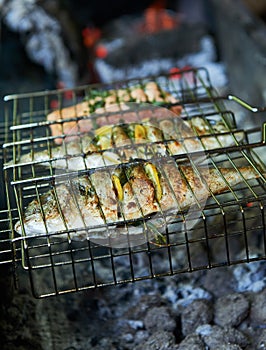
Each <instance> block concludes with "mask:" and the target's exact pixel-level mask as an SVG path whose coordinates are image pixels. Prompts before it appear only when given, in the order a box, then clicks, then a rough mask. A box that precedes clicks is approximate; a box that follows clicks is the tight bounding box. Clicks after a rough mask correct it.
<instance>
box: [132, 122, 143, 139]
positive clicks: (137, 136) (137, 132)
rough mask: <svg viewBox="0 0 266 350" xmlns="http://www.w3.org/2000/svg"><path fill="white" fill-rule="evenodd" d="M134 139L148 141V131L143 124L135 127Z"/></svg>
mask: <svg viewBox="0 0 266 350" xmlns="http://www.w3.org/2000/svg"><path fill="white" fill-rule="evenodd" d="M134 137H135V140H136V141H141V140H145V139H146V129H145V127H144V126H143V125H141V124H136V125H135V130H134Z"/></svg>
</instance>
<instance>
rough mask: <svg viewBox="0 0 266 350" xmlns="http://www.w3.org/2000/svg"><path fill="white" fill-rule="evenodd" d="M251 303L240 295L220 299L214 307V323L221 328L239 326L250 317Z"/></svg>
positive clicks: (230, 295) (234, 294)
mask: <svg viewBox="0 0 266 350" xmlns="http://www.w3.org/2000/svg"><path fill="white" fill-rule="evenodd" d="M248 312H249V302H248V300H247V298H246V297H245V296H244V295H243V294H240V293H233V294H229V295H227V296H224V297H221V298H218V299H217V301H216V303H215V305H214V322H215V323H216V324H217V325H219V326H226V325H227V326H237V325H239V324H240V323H241V322H242V321H243V320H244V319H245V318H246V317H247V315H248Z"/></svg>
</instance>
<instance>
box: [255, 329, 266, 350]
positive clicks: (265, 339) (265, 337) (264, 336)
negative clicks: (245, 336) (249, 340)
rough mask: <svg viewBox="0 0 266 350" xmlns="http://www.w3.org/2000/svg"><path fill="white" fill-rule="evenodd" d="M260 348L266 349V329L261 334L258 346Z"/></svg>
mask: <svg viewBox="0 0 266 350" xmlns="http://www.w3.org/2000/svg"><path fill="white" fill-rule="evenodd" d="M256 349H258V350H266V329H263V330H262V332H261V335H260V336H259V339H258V342H257V347H256Z"/></svg>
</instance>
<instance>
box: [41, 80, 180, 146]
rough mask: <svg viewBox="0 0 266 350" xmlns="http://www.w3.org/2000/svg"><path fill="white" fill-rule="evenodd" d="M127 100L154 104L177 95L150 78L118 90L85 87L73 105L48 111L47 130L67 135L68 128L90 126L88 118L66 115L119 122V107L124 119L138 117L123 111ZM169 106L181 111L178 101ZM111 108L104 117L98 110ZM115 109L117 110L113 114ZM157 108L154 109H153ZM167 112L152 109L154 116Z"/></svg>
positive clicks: (167, 101)
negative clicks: (82, 93) (86, 93)
mask: <svg viewBox="0 0 266 350" xmlns="http://www.w3.org/2000/svg"><path fill="white" fill-rule="evenodd" d="M128 103H136V104H139V103H151V104H153V105H156V106H160V105H165V104H176V103H178V99H177V98H175V97H174V96H173V95H172V94H170V93H169V92H167V91H165V90H163V89H162V88H161V87H160V86H159V85H158V84H157V83H156V82H154V81H150V82H147V83H146V84H144V85H141V86H140V85H139V86H131V87H127V88H123V89H118V90H102V91H97V90H89V91H88V97H87V98H85V100H84V101H82V102H80V103H77V104H75V105H73V106H69V107H65V108H62V109H57V110H55V111H53V112H51V113H49V114H48V116H47V120H48V121H50V122H52V123H51V125H50V128H51V132H52V135H53V136H58V135H62V134H64V135H67V134H68V133H69V132H72V133H73V130H74V129H75V128H76V131H80V132H88V131H90V130H91V129H92V128H93V121H92V120H90V119H89V118H86V119H84V120H83V119H81V120H77V121H67V119H69V118H79V117H84V116H92V115H93V116H95V117H97V118H96V119H97V124H99V125H105V124H116V123H119V121H120V119H121V111H123V116H124V117H125V119H126V120H127V121H130V122H133V121H137V120H139V118H141V119H142V117H141V115H142V114H143V112H141V111H140V113H138V114H136V113H130V112H128V113H126V112H125V111H127V110H128V107H127V104H128ZM170 110H171V111H172V112H174V113H175V114H176V115H179V114H180V113H181V111H182V107H181V106H180V105H174V106H172V107H170ZM109 112H112V115H110V116H108V117H106V116H101V114H103V115H106V113H109ZM115 112H117V114H115ZM157 112H158V113H157ZM147 113H149V111H148V112H147V111H146V112H144V115H145V117H147ZM166 113H167V109H165V108H161V109H158V111H156V110H154V111H153V115H156V117H161V115H164V116H165V114H166ZM62 119H63V120H64V119H65V120H66V122H64V123H63V124H62V123H53V122H56V121H58V120H62ZM55 142H56V143H57V144H60V143H62V138H56V139H55Z"/></svg>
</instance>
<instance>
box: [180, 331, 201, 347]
mask: <svg viewBox="0 0 266 350" xmlns="http://www.w3.org/2000/svg"><path fill="white" fill-rule="evenodd" d="M178 350H205V345H204V343H203V342H202V340H201V339H200V337H199V336H198V335H197V334H189V335H187V336H186V338H185V339H184V340H182V342H181V343H180V344H179V346H178Z"/></svg>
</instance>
